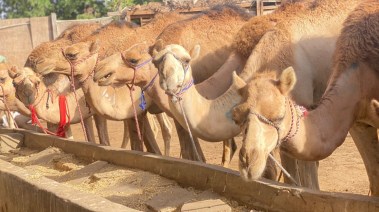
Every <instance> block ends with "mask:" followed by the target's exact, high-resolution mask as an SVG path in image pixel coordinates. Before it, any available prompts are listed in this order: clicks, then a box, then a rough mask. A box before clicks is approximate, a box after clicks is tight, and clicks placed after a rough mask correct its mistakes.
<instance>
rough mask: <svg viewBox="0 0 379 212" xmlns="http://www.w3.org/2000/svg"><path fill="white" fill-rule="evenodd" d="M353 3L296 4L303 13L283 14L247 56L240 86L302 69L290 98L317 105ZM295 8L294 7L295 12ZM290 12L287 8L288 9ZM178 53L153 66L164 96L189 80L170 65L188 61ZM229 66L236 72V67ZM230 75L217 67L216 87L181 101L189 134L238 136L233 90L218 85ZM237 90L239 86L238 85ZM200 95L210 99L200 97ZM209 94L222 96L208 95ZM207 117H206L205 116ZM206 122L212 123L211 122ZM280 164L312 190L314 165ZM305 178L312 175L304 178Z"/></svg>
mask: <svg viewBox="0 0 379 212" xmlns="http://www.w3.org/2000/svg"><path fill="white" fill-rule="evenodd" d="M357 3H358V1H349V3H347V2H345V1H326V0H316V1H312V2H309V1H306V2H301V3H296V4H295V6H296V8H297V7H300V8H303V9H302V10H300V11H299V12H296V13H292V16H290V15H289V14H290V13H285V18H284V19H281V20H279V21H278V22H277V23H276V25H275V26H274V28H273V29H272V30H270V31H268V32H267V33H266V34H264V36H263V37H262V38H261V39H260V40H259V42H258V44H257V45H256V46H255V48H254V50H253V52H252V53H251V55H250V56H249V59H248V60H247V62H246V65H245V66H244V69H243V70H242V72H241V74H240V75H241V77H242V78H243V79H244V80H245V81H249V80H250V79H251V76H252V75H253V74H254V73H255V72H262V71H264V70H265V69H266V68H268V67H270V68H272V69H274V70H282V69H281V68H283V67H286V66H289V65H293V66H295V67H296V68H298V69H302V70H303V71H302V72H301V73H303V74H304V76H303V77H302V78H303V79H302V83H303V84H304V88H303V89H301V90H300V91H302V92H299V93H298V94H295V95H296V96H297V98H299V99H300V98H301V99H302V102H304V103H303V104H305V105H310V104H312V103H313V102H314V101H317V100H318V99H319V98H320V97H321V95H322V92H323V91H324V89H325V87H326V82H327V79H328V76H329V73H330V71H329V67H330V65H331V58H332V52H333V51H334V47H335V42H336V38H337V37H338V35H339V30H340V29H341V28H342V23H343V21H344V20H345V18H346V17H347V14H348V13H349V12H350V11H351V10H353V8H354V7H355V6H356V5H357ZM299 4H300V6H298V5H299ZM290 6H291V5H288V7H290ZM336 11H337V12H336ZM242 43H243V42H242ZM183 50H184V48H183V49H180V48H179V47H178V48H176V51H177V52H176V54H179V55H176V57H173V56H170V55H168V57H166V58H165V60H163V61H162V62H161V63H160V64H158V67H159V69H160V75H161V77H160V79H161V85H162V87H163V88H164V89H165V90H166V92H167V93H171V94H172V93H173V92H175V91H176V90H175V88H180V86H181V85H186V84H187V83H189V82H190V80H191V77H190V76H188V75H186V76H185V75H184V73H185V72H184V70H183V69H184V68H183V66H182V64H181V62H180V61H179V60H177V59H176V58H179V59H182V58H180V57H179V56H180V55H187V57H188V55H190V54H189V53H187V52H183ZM178 51H179V52H180V53H178ZM168 52H169V51H168ZM171 52H172V51H171ZM226 65H229V64H226ZM231 66H232V67H238V63H237V65H236V64H233V65H231ZM235 69H237V68H235ZM235 69H229V68H225V69H223V67H221V70H219V71H218V72H216V74H215V75H214V76H213V77H211V78H210V80H212V81H214V82H216V83H212V81H211V82H209V83H208V84H207V81H208V80H207V81H205V82H203V83H204V86H202V85H197V86H195V87H191V88H189V89H188V90H187V91H186V92H185V93H184V94H183V95H182V100H181V101H182V104H183V108H184V110H185V111H186V113H188V114H187V115H188V117H189V118H188V119H189V120H188V121H189V122H190V123H191V125H192V126H194V127H193V129H194V130H198V131H200V132H202V133H209V135H213V134H217V135H218V136H234V135H236V134H238V133H239V132H240V128H239V126H238V125H235V124H234V123H233V121H232V119H231V110H232V108H233V107H234V105H235V104H237V103H238V102H239V101H241V99H240V97H239V96H238V95H234V94H235V93H236V92H235V91H234V92H233V91H232V90H231V89H233V88H236V85H233V86H232V87H231V88H230V89H229V90H227V91H226V92H225V90H226V89H227V87H228V83H225V82H224V83H222V81H226V82H229V81H231V72H232V71H233V70H235ZM314 73H317V74H314ZM183 79H184V80H183ZM162 81H163V82H162ZM168 84H169V85H168ZM239 86H243V84H241V85H239ZM237 87H238V86H237ZM220 91H221V92H220ZM313 92H314V93H313ZM205 93H206V94H208V93H209V94H210V95H209V96H207V95H204V94H205ZM215 93H216V94H220V93H221V94H222V95H214V94H215ZM217 96H219V97H218V98H214V97H217ZM170 104H172V105H171V108H172V109H173V111H177V112H178V113H179V114H181V112H180V105H179V104H178V103H174V102H172V103H170ZM215 108H217V109H215ZM204 111H205V112H204ZM207 111H211V113H208V112H207ZM195 114H196V115H195ZM211 114H212V115H211ZM225 114H226V115H225ZM207 117H212V119H211V118H207ZM221 120H222V121H221ZM222 125H224V126H222ZM209 126H217V128H216V127H214V128H210V127H209ZM222 129H229V130H222ZM283 156H284V155H283ZM283 160H284V161H285V164H288V165H287V167H286V168H287V169H290V170H289V171H290V172H291V173H293V174H294V177H295V178H297V179H298V182H300V183H301V184H302V185H307V186H309V187H314V188H318V182H317V174H316V173H317V167H316V164H315V163H313V162H311V163H306V162H304V163H302V162H300V161H298V162H297V163H295V164H292V165H291V163H290V162H291V161H289V160H287V159H286V158H284V157H283ZM296 164H299V171H300V172H301V173H300V174H298V171H297V170H296ZM308 173H313V174H312V175H309V174H308ZM298 175H300V176H298ZM309 176H311V177H309Z"/></svg>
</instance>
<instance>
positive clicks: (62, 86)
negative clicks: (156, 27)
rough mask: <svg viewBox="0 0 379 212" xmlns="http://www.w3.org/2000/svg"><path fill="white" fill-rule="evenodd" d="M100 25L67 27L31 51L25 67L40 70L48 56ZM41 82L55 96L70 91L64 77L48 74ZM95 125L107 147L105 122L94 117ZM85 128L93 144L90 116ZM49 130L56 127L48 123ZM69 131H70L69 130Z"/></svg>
mask: <svg viewBox="0 0 379 212" xmlns="http://www.w3.org/2000/svg"><path fill="white" fill-rule="evenodd" d="M100 26H101V24H98V23H91V24H77V25H73V26H72V27H69V28H68V29H66V30H65V31H63V32H62V33H61V35H60V36H59V37H58V38H57V39H55V40H53V41H49V42H44V43H41V44H40V45H38V46H37V47H36V48H34V49H33V51H32V52H31V53H30V54H29V56H28V58H27V61H26V63H25V66H26V67H31V68H32V69H33V70H36V69H40V68H41V67H45V66H46V64H49V60H48V58H49V56H50V55H54V53H60V54H61V47H63V46H65V45H71V44H73V43H75V42H77V41H79V40H80V39H83V38H84V37H87V36H89V35H90V34H91V33H93V32H94V31H95V30H96V29H98V28H99V27H100ZM43 82H44V83H45V84H46V85H47V86H48V87H51V88H52V89H54V90H56V92H57V94H66V93H68V92H69V91H70V82H69V80H68V78H67V77H66V76H65V75H58V74H50V75H47V76H45V77H44V78H43ZM56 116H57V117H56V119H58V118H59V114H56ZM94 118H95V123H96V127H97V131H98V135H99V140H100V143H101V144H105V145H109V136H108V131H107V130H106V129H107V126H106V120H105V119H102V118H101V117H98V116H96V115H94ZM84 124H85V126H86V134H87V136H88V140H89V141H91V142H95V135H94V132H93V125H92V116H90V117H88V118H87V119H85V120H84ZM48 126H49V128H51V130H54V129H53V128H56V127H57V126H53V125H51V124H50V123H48ZM69 131H70V130H69Z"/></svg>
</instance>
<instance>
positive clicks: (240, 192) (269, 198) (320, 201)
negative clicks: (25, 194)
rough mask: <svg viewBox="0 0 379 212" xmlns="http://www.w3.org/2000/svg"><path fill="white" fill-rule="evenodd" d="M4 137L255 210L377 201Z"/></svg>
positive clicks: (365, 205) (41, 138)
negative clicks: (204, 192) (159, 178)
mask: <svg viewBox="0 0 379 212" xmlns="http://www.w3.org/2000/svg"><path fill="white" fill-rule="evenodd" d="M6 132H19V133H23V134H24V136H25V140H24V144H25V145H26V146H27V147H29V148H34V149H45V148H47V147H49V146H53V147H57V148H61V149H62V150H63V151H65V152H67V153H72V154H74V155H76V156H78V157H80V158H85V159H87V160H89V161H95V160H103V161H107V162H110V163H113V164H116V165H121V166H126V167H129V168H135V169H140V170H145V171H149V172H152V173H156V174H159V175H161V176H163V177H166V178H169V179H173V180H175V181H177V182H178V183H179V184H181V185H184V186H192V187H194V188H198V189H203V190H206V189H212V190H213V191H215V192H217V193H219V194H221V195H223V196H226V197H229V198H232V199H234V200H236V201H238V202H239V203H241V204H244V205H248V206H250V207H254V208H258V209H263V210H269V211H316V212H317V211H325V212H329V211H362V212H365V211H378V210H379V198H378V197H368V196H364V195H356V194H345V193H330V192H323V191H315V190H310V189H307V188H303V187H296V186H288V185H286V184H282V183H278V182H274V181H270V180H264V179H262V180H259V181H253V182H245V181H244V180H242V178H241V177H240V176H239V173H238V172H236V171H233V170H230V169H225V168H223V167H220V166H215V165H209V164H204V163H199V162H194V161H187V160H181V159H176V158H170V157H164V156H158V155H154V154H148V153H143V152H136V151H128V150H124V149H120V148H114V147H106V146H98V145H96V144H91V143H87V142H77V141H70V140H67V139H61V138H57V137H53V136H49V135H42V134H38V133H34V132H29V131H25V130H16V129H14V130H8V129H1V130H0V133H6ZM189 170H191V171H189Z"/></svg>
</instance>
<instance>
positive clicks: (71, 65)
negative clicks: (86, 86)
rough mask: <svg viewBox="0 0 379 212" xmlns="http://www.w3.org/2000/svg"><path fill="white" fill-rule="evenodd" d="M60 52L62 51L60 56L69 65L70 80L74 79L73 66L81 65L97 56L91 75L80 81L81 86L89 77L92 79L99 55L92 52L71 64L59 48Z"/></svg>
mask: <svg viewBox="0 0 379 212" xmlns="http://www.w3.org/2000/svg"><path fill="white" fill-rule="evenodd" d="M61 51H62V55H63V57H64V58H65V59H66V61H67V62H68V63H69V64H70V70H71V78H72V79H73V78H74V73H75V66H77V65H80V64H82V63H83V62H85V61H87V60H88V59H89V58H91V57H92V56H94V55H96V54H97V57H96V62H95V66H94V67H93V69H92V71H91V73H90V74H89V75H88V76H87V77H86V78H85V79H84V80H81V82H80V83H81V84H83V83H84V82H86V81H87V80H88V79H89V78H90V77H93V73H94V72H95V70H96V67H97V64H98V62H99V55H98V51H95V52H93V53H92V54H89V55H88V56H87V57H84V58H82V59H81V60H78V61H76V62H72V61H71V60H70V59H69V58H68V57H67V55H66V53H65V52H64V49H63V48H61Z"/></svg>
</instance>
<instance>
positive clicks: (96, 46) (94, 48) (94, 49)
mask: <svg viewBox="0 0 379 212" xmlns="http://www.w3.org/2000/svg"><path fill="white" fill-rule="evenodd" d="M99 49H100V47H99V40H97V39H96V41H94V42H92V43H91V46H90V47H89V51H90V52H91V53H94V52H97V51H99Z"/></svg>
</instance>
